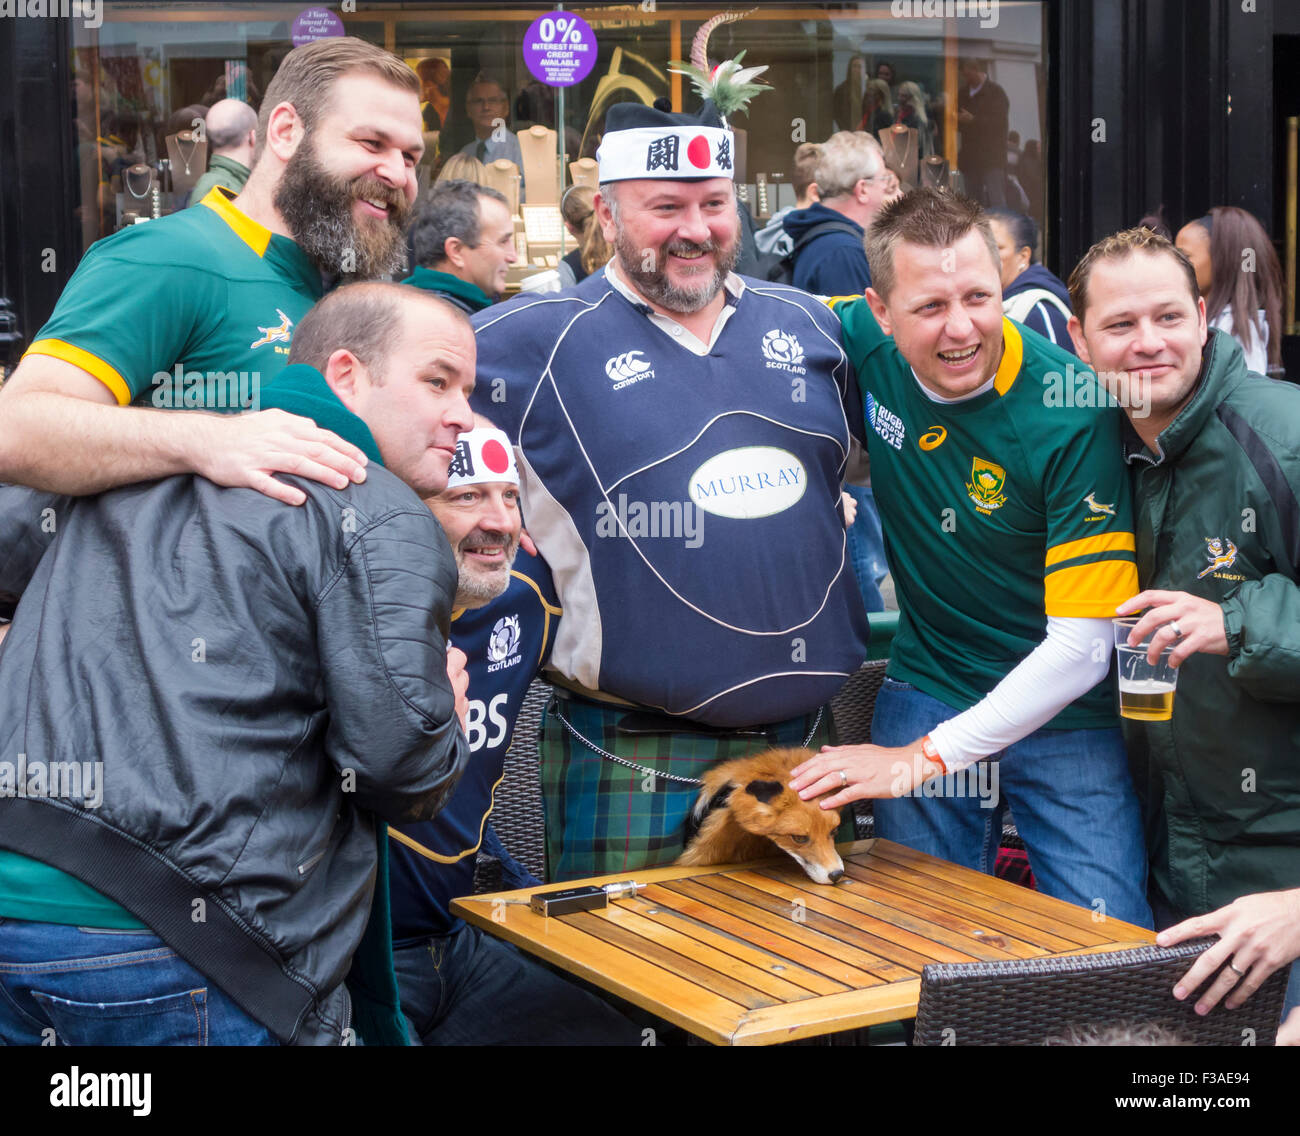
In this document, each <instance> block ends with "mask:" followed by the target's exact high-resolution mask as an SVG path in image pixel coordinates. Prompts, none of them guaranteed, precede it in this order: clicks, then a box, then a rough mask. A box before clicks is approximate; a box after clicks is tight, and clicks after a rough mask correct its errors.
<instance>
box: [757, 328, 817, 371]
mask: <svg viewBox="0 0 1300 1136" xmlns="http://www.w3.org/2000/svg"><path fill="white" fill-rule="evenodd" d="M760 346H761V347H762V349H763V355H764V357H765V358H766V359H767V366H768V369H769V370H777V371H790V372H791V373H793V374H796V375H803V374H807V372H808V368H807V367H805V366H804V365H803V347H802V346H800V344H799V340H798V339H796V338H795V337H794V336H793V335H791V334H790V332H788V331H781V330H779V329H778V328H775V327H774V328H773V329H772V330H771V331H769V332H768V333H767V334H766V335H764V336H763V342H762V343H761V344H760Z"/></svg>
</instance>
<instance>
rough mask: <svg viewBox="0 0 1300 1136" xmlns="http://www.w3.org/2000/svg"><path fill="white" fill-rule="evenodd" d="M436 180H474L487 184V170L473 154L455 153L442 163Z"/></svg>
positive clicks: (479, 183)
mask: <svg viewBox="0 0 1300 1136" xmlns="http://www.w3.org/2000/svg"><path fill="white" fill-rule="evenodd" d="M434 180H435V181H472V182H473V183H474V184H475V185H487V170H485V169H484V168H483V163H482V162H480V161H479V160H478V159H477V158H476V157H474V155H473V154H453V155H452V156H451V157H450V158H448V159H447V160H446V161H445V162H443V163H442V169H440V170H439V171H438V176H437V177H436V178H435V179H434Z"/></svg>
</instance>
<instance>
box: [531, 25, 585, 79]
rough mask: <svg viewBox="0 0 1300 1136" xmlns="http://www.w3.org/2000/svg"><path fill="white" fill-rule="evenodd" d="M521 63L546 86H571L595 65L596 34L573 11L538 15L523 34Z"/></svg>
mask: <svg viewBox="0 0 1300 1136" xmlns="http://www.w3.org/2000/svg"><path fill="white" fill-rule="evenodd" d="M524 62H525V63H526V64H527V65H528V70H529V71H531V72H532V73H533V74H534V75H535V76H536V77H537V78H538V79H540V80H541V81H542V82H543V83H545V84H546V85H547V86H548V87H572V86H573V85H574V83H581V82H582V80H583V79H585V78H586V77H587V76H588V75H590V74H591V69H592V68H593V67H595V66H596V33H595V32H593V31H592V30H591V25H590V24H589V23H587V21H586V20H584V19H583V18H582V17H581V16H575V15H574V14H573V13H572V12H552V13H551V14H550V15H547V16H540V17H538V18H537V19H536V20H534V21H533V22H532V24H531V26H530V27H529V29H528V31H527V32H525V33H524Z"/></svg>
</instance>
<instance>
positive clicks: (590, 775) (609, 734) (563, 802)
mask: <svg viewBox="0 0 1300 1136" xmlns="http://www.w3.org/2000/svg"><path fill="white" fill-rule="evenodd" d="M629 709H630V708H629V707H620V706H605V705H602V704H600V703H595V702H592V701H590V700H588V699H585V698H578V697H576V696H569V695H568V694H567V693H565V692H562V691H559V690H557V691H556V692H555V694H553V695H552V697H551V700H550V702H549V703H548V704H547V707H546V714H545V716H544V717H543V719H542V729H541V735H540V738H539V741H538V747H537V749H538V758H539V761H540V763H541V781H542V799H543V802H544V804H545V808H546V867H547V879H548V880H550V881H560V880H576V879H583V878H585V877H587V876H605V875H613V874H615V873H619V872H630V871H635V870H637V869H640V868H655V867H662V866H664V865H666V864H671V863H672V862H673V861H674V860H676V859H677V858H678V857H679V856H680V855H681V854H682V851H683V850H684V848H685V843H686V816H687V814H688V813H689V812H690V810H691V806H693V805H694V804H695V799H696V797H697V796H698V795H699V792H700V786H698V785H691V784H686V783H683V782H680V781H669V780H667V779H666V778H664V777H654V776H651V775H650V774H647V773H642V772H639V771H638V770H635V769H629V768H627V766H624V765H619V764H617V763H616V762H613V761H610V760H609V759H608V758H606V757H602V756H601V755H600V754H598V753H596V752H594V751H593V750H592V749H591V748H590V747H589V746H586V745H584V744H583V743H582V742H580V741H579V740H578V739H577V738H575V737H574V736H573V735H572V734H570V733H569V731H568V730H566V729H565V728H564V726H563V724H562V723H561V722H560V721H559V720H558V719H557V718H556V716H555V715H556V711H557V710H558V712H559V713H560V714H562V715H563V716H564V717H565V718H567V719H568V721H569V722H570V723H571V724H572V725H573V728H574V729H575V730H577V731H578V732H579V733H580V734H582V736H583V737H584V738H587V739H588V740H589V741H591V742H593V743H594V744H595V745H597V746H599V747H600V748H601V749H604V750H607V751H608V752H609V753H614V754H617V755H618V756H619V757H623V758H626V759H627V760H628V761H633V762H635V763H636V764H637V765H641V766H645V767H646V768H647V769H653V770H656V771H658V772H661V773H671V774H674V775H676V776H678V777H696V778H698V777H702V776H703V775H704V773H705V771H706V770H708V769H710V768H712V767H713V766H715V765H718V764H719V763H721V762H723V761H730V760H731V759H732V758H737V757H745V756H747V755H749V754H752V753H760V752H762V751H763V750H765V749H769V748H771V747H772V746H801V745H803V744H804V739H805V738H807V737H808V734H809V731H810V730H812V728H813V722H814V720H815V719H816V713H813V714H809V715H807V716H806V717H799V718H792V719H790V720H789V721H786V722H782V723H778V724H776V725H773V726H769V727H767V728H766V736H764V735H754V734H750V735H739V734H721V735H709V734H689V733H665V734H621V733H619V732H618V721H619V719H620V718H622V717H623V716H624V715H625V714H627V713H628V712H629ZM833 744H834V730H833V727H832V722H831V712H830V707H829V706H826V707H824V708H823V712H822V718H821V722H820V724H819V725H818V726H817V731H816V733H815V734H814V736H813V738H812V740H811V741H809V743H808V745H809V748H811V749H812V750H814V751H816V750H817V749H818V748H819V747H820V746H823V745H833ZM837 839H839V840H852V839H853V812H852V809H847V810H845V813H844V824H843V825H842V826H841V829H840V832H839V834H838V835H837ZM773 851H774V852H775V848H774V849H773Z"/></svg>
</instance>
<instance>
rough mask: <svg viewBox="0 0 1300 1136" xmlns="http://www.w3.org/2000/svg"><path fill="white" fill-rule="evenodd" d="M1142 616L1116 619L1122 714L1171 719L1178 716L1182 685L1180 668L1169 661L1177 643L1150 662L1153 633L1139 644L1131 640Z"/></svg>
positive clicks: (1152, 719) (1143, 718)
mask: <svg viewBox="0 0 1300 1136" xmlns="http://www.w3.org/2000/svg"><path fill="white" fill-rule="evenodd" d="M1139 618H1140V617H1139V616H1135V615H1133V616H1125V617H1124V618H1123V619H1116V620H1113V623H1114V624H1115V654H1116V656H1117V657H1118V662H1119V713H1120V717H1121V718H1133V719H1135V720H1137V721H1140V722H1167V721H1168V720H1169V719H1170V718H1172V717H1173V716H1174V688H1175V687H1176V686H1177V685H1178V669H1177V668H1176V667H1172V666H1170V665H1169V652H1170V650H1172V648H1173V644H1172V643H1171V644H1170V645H1169V646H1168V647H1166V648H1165V649H1164V650H1163V651H1161V652H1160V658H1159V659H1158V660H1157V661H1156V662H1155V663H1150V662H1148V661H1147V652H1148V651H1149V650H1150V647H1151V636H1150V635H1148V636H1147V637H1146V638H1145V639H1143V640H1142V642H1141V643H1139V644H1138V645H1137V646H1136V647H1130V646H1129V644H1128V636H1129V632H1130V631H1132V630H1133V628H1134V627H1136V626H1137V624H1138V619H1139ZM1152 634H1154V632H1153V633H1152Z"/></svg>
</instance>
